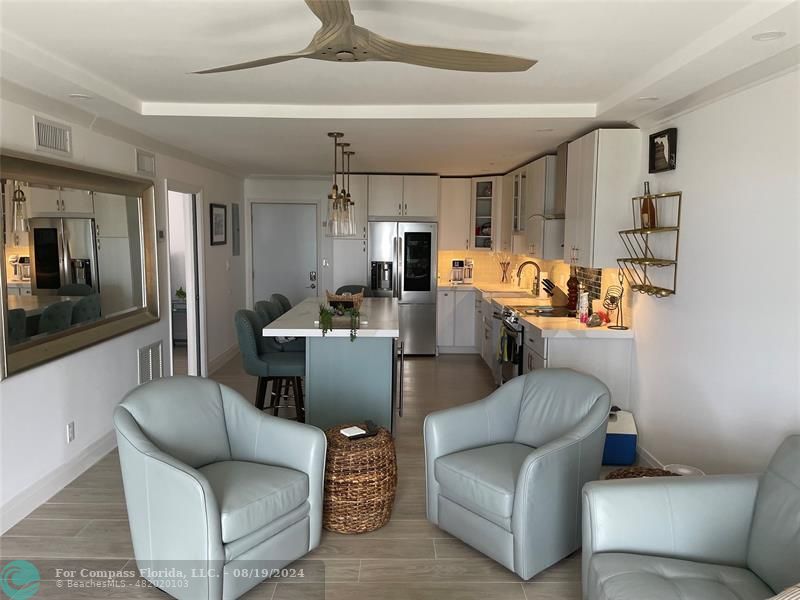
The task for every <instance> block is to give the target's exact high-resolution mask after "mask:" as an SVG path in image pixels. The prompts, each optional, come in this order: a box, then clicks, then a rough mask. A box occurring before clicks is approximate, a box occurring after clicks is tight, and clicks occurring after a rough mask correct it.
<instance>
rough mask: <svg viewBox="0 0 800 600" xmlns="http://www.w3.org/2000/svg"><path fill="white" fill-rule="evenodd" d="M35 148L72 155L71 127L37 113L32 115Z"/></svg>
mask: <svg viewBox="0 0 800 600" xmlns="http://www.w3.org/2000/svg"><path fill="white" fill-rule="evenodd" d="M33 127H34V134H35V135H36V149H37V150H39V151H41V152H50V153H53V154H60V155H62V156H72V128H71V127H70V126H69V125H64V124H62V123H56V122H55V121H50V120H48V119H44V118H42V117H40V116H38V115H34V117H33Z"/></svg>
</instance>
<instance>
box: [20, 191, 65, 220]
mask: <svg viewBox="0 0 800 600" xmlns="http://www.w3.org/2000/svg"><path fill="white" fill-rule="evenodd" d="M20 187H21V189H22V192H23V193H24V194H25V200H26V202H25V203H26V204H27V206H26V207H25V208H26V210H27V214H28V217H42V216H48V215H53V214H58V213H60V212H61V192H60V191H59V190H57V189H50V188H43V187H36V186H30V187H29V186H26V185H23V186H20Z"/></svg>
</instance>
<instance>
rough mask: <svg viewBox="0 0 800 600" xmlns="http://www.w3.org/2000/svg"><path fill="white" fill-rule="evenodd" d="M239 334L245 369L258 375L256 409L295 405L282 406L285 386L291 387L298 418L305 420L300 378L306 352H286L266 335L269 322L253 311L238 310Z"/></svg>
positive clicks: (273, 412) (275, 413)
mask: <svg viewBox="0 0 800 600" xmlns="http://www.w3.org/2000/svg"><path fill="white" fill-rule="evenodd" d="M234 320H235V324H236V334H237V336H238V338H239V351H240V352H241V354H242V362H243V365H244V370H245V372H246V373H247V374H248V375H255V376H256V377H258V389H257V391H256V401H255V405H256V408H258V409H259V410H263V409H265V408H267V409H272V414H273V415H277V414H278V409H280V408H288V407H290V406H292V405H282V404H280V400H281V399H282V397H283V396H282V394H281V390H282V388H283V387H284V385H285V386H286V387H287V388H291V389H292V391H293V393H294V398H295V404H294V407H293V408H294V409H295V411H296V413H297V420H298V421H300V422H303V421H305V408H304V406H303V390H302V386H301V385H300V384H299V383H298V381H299V378H301V377H304V376H305V370H306V358H305V353H304V352H283V351H282V350H281V349H280V347H279V345H278V343H277V342H276V341H275V340H274V339H273V338H269V337H264V336H263V335H262V329H263V328H264V327H265V326H266V325H267V324H269V322H270V321H271V319H270V320H267V321H265V320H264V319H262V317H260V316H259V315H258V313H256V312H254V311H252V310H245V309H242V310H238V311H236V316H235V318H234ZM269 383H272V393H271V394H270V403H269V406H265V404H266V395H267V385H268V384H269Z"/></svg>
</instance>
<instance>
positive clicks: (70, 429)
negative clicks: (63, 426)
mask: <svg viewBox="0 0 800 600" xmlns="http://www.w3.org/2000/svg"><path fill="white" fill-rule="evenodd" d="M74 441H75V421H70V422H69V423H68V424H67V443H68V444H71V443H72V442H74Z"/></svg>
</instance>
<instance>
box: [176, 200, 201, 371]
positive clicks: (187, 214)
mask: <svg viewBox="0 0 800 600" xmlns="http://www.w3.org/2000/svg"><path fill="white" fill-rule="evenodd" d="M198 204H199V199H198V194H195V193H188V192H180V191H176V190H173V189H168V191H167V210H168V213H169V214H168V219H167V220H168V222H169V233H168V235H169V244H168V245H169V292H170V341H171V350H172V352H171V354H172V374H173V375H203V374H204V373H203V371H204V369H203V351H202V348H203V344H202V337H203V336H202V326H201V319H200V315H201V314H202V312H201V297H200V296H201V291H202V288H201V286H200V271H201V268H202V255H201V252H202V247H201V246H200V243H201V237H200V236H199V235H198V232H199V231H202V211H200V210H198Z"/></svg>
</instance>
